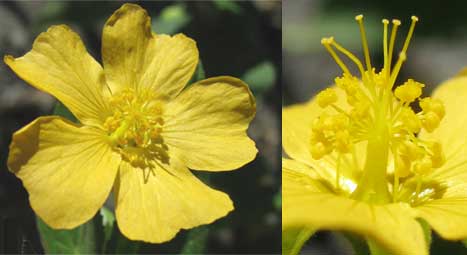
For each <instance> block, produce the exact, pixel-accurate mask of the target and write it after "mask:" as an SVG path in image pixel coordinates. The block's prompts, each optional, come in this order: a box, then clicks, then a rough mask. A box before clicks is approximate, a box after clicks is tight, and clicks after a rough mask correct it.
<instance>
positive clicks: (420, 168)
mask: <svg viewBox="0 0 467 255" xmlns="http://www.w3.org/2000/svg"><path fill="white" fill-rule="evenodd" d="M432 169H433V162H432V161H431V158H430V157H428V156H425V157H423V158H422V159H421V160H419V161H417V162H415V164H414V172H415V173H416V174H420V175H425V174H428V173H430V172H431V170H432Z"/></svg>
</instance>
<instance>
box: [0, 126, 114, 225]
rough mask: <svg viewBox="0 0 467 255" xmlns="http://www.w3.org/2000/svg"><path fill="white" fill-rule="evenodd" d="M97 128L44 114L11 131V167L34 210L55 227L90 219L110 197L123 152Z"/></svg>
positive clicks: (80, 222) (9, 162)
mask: <svg viewBox="0 0 467 255" xmlns="http://www.w3.org/2000/svg"><path fill="white" fill-rule="evenodd" d="M103 141H104V140H103V139H102V134H100V133H99V132H97V131H96V130H95V129H91V128H87V127H77V126H75V125H74V124H72V123H71V122H69V121H67V120H65V119H61V118H58V117H41V118H38V119H36V120H34V121H33V122H32V123H30V124H29V125H27V126H25V127H23V128H22V129H20V130H19V131H17V132H16V133H15V134H14V135H13V141H12V143H11V145H10V155H9V157H8V167H9V169H10V171H12V172H13V173H15V174H16V176H18V177H19V178H20V179H21V180H22V181H23V185H24V187H25V188H26V190H27V191H28V193H29V200H30V202H31V206H32V208H33V209H34V211H35V212H36V213H37V214H38V215H39V217H41V219H43V220H44V221H45V222H46V223H47V224H48V225H50V226H52V227H54V228H67V229H68V228H74V227H76V226H78V225H80V224H82V223H84V222H86V221H87V220H89V219H91V218H92V217H93V216H94V215H95V213H96V212H97V210H98V209H99V208H100V207H101V206H102V204H103V203H104V201H105V199H106V198H107V196H108V195H109V192H110V190H111V188H112V184H113V182H114V179H115V175H116V173H117V169H118V165H119V164H120V156H119V155H118V154H116V153H114V152H113V151H112V150H111V148H110V147H109V146H108V145H107V144H106V143H104V142H103Z"/></svg>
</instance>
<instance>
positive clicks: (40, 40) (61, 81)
mask: <svg viewBox="0 0 467 255" xmlns="http://www.w3.org/2000/svg"><path fill="white" fill-rule="evenodd" d="M4 60H5V63H6V64H7V65H8V66H10V68H11V69H12V70H13V71H14V72H15V73H16V74H17V75H18V76H19V77H21V78H22V79H23V80H25V81H26V82H28V83H29V84H31V85H32V86H34V87H36V88H38V89H40V90H43V91H45V92H47V93H49V94H51V95H53V96H54V97H56V98H57V99H58V100H60V101H61V102H62V103H63V104H64V105H65V106H66V107H67V108H68V109H70V111H71V112H72V113H73V114H74V115H75V116H76V117H77V118H78V119H79V120H80V122H81V123H84V124H87V125H95V126H96V125H100V124H101V123H102V122H103V121H104V120H105V117H106V116H107V114H108V113H109V108H108V105H107V103H106V101H105V99H104V97H105V95H108V94H109V88H108V87H107V85H106V82H105V77H104V72H103V70H102V67H101V66H100V64H99V63H98V62H96V61H95V60H94V59H93V58H92V57H91V56H90V55H89V54H88V52H87V51H86V48H85V46H84V44H83V42H82V41H81V39H80V38H79V36H78V35H77V34H76V33H75V32H73V31H72V30H71V29H70V28H69V27H67V26H65V25H60V26H52V27H50V28H49V29H48V30H47V32H44V33H41V34H40V35H39V36H38V37H37V38H36V40H35V41H34V44H33V46H32V50H31V51H29V52H28V53H27V54H26V55H24V56H22V57H19V58H13V57H12V56H9V55H7V56H5V58H4Z"/></svg>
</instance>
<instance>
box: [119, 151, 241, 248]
mask: <svg viewBox="0 0 467 255" xmlns="http://www.w3.org/2000/svg"><path fill="white" fill-rule="evenodd" d="M161 167H162V165H157V166H156V167H155V168H153V169H152V170H149V169H144V170H143V169H140V168H135V167H132V166H131V165H130V164H128V163H126V162H123V163H122V166H121V168H120V171H119V175H118V178H117V182H116V188H115V191H116V216H117V222H118V226H119V228H120V230H121V231H122V233H123V234H124V235H125V236H126V237H128V238H129V239H132V240H142V241H146V242H151V243H161V242H165V241H168V240H170V239H172V238H173V237H174V236H175V235H176V234H177V232H178V231H180V229H189V228H193V227H196V226H199V225H202V224H208V223H211V222H213V221H214V220H216V219H219V218H221V217H224V216H225V215H226V214H227V213H228V212H230V211H231V210H232V209H233V205H232V201H231V200H230V198H229V197H228V196H227V195H226V194H224V193H222V192H219V191H217V190H214V189H211V188H209V187H208V186H206V185H205V184H203V183H202V182H201V181H199V180H198V179H197V178H196V177H195V176H193V175H192V173H191V172H190V171H189V170H188V169H186V168H185V167H184V166H183V165H181V163H180V162H178V161H177V160H176V159H174V158H171V159H170V166H166V165H164V166H163V167H164V169H163V168H161ZM151 171H153V172H151Z"/></svg>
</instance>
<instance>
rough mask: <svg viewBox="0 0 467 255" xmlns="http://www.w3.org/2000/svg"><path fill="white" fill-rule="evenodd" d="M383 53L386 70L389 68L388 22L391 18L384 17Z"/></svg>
mask: <svg viewBox="0 0 467 255" xmlns="http://www.w3.org/2000/svg"><path fill="white" fill-rule="evenodd" d="M382 22H383V54H384V70H389V66H388V24H389V20H387V19H383V21H382Z"/></svg>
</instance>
